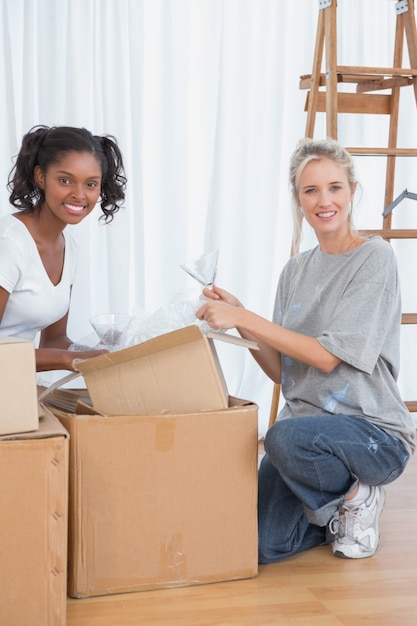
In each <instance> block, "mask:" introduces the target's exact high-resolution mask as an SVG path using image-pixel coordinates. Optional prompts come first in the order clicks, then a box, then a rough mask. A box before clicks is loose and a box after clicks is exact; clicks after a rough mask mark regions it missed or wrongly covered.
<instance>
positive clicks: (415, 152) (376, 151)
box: [346, 147, 417, 156]
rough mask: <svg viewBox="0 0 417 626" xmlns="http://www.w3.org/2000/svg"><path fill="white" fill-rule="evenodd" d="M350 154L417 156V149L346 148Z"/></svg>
mask: <svg viewBox="0 0 417 626" xmlns="http://www.w3.org/2000/svg"><path fill="white" fill-rule="evenodd" d="M346 150H347V151H348V152H350V154H353V155H357V156H359V155H362V156H363V155H364V156H367V155H369V156H372V155H374V156H417V148H357V147H355V148H346Z"/></svg>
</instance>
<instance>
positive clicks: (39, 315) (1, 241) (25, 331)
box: [0, 215, 77, 341]
mask: <svg viewBox="0 0 417 626" xmlns="http://www.w3.org/2000/svg"><path fill="white" fill-rule="evenodd" d="M64 237H65V259H64V268H63V272H62V277H61V280H60V282H59V283H58V284H57V285H53V284H52V282H51V280H50V279H49V276H48V274H47V273H46V270H45V267H44V265H43V263H42V260H41V257H40V255H39V252H38V248H37V246H36V243H35V241H34V239H33V237H32V235H31V234H30V232H29V231H28V229H27V228H26V226H25V224H23V222H21V221H20V220H19V219H17V218H16V217H14V216H13V215H6V216H4V217H2V218H0V286H1V287H3V289H5V290H6V291H8V292H9V293H10V297H9V300H8V302H7V305H6V309H5V311H4V315H3V319H2V321H1V322H0V335H6V336H9V337H21V338H22V339H28V340H32V341H34V340H35V338H36V336H37V334H38V332H39V331H41V330H43V329H44V328H47V327H48V326H50V325H51V324H53V323H54V322H57V321H58V320H59V319H61V318H62V317H63V316H64V315H65V314H66V313H67V311H68V309H69V303H70V292H71V285H72V283H73V281H74V275H75V271H76V261H77V245H76V243H75V241H74V240H73V239H72V237H71V236H70V235H69V234H65V233H64Z"/></svg>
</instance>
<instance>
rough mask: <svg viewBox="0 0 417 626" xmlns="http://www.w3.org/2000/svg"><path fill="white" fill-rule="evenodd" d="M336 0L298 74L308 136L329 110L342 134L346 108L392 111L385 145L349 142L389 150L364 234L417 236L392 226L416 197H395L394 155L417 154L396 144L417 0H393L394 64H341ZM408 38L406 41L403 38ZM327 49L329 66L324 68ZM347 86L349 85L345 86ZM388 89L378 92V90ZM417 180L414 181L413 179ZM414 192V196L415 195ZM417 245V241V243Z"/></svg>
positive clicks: (415, 42)
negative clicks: (308, 67)
mask: <svg viewBox="0 0 417 626" xmlns="http://www.w3.org/2000/svg"><path fill="white" fill-rule="evenodd" d="M336 9H337V0H319V14H318V23H317V34H316V44H315V50H314V56H313V67H312V73H311V74H308V75H304V76H301V77H300V84H299V87H300V89H307V90H308V92H307V98H306V106H305V110H306V112H307V122H306V130H305V136H306V137H311V138H313V137H314V127H315V122H316V114H317V113H325V114H326V135H327V136H328V137H332V138H333V139H338V116H339V115H340V114H344V113H350V114H355V113H356V114H364V115H365V114H367V115H370V114H371V115H387V116H389V128H388V140H387V146H386V147H384V148H369V147H348V146H346V149H347V150H348V151H349V152H350V153H351V154H352V155H355V156H361V155H365V156H373V155H375V156H381V155H382V156H386V177H385V196H384V207H383V209H384V210H383V213H382V215H383V220H382V227H381V228H380V229H375V230H362V231H361V233H362V234H365V235H371V234H379V235H381V236H382V237H383V238H384V239H386V240H387V241H391V239H416V240H417V229H394V228H392V227H391V224H392V211H393V209H394V208H395V206H397V204H399V202H400V201H401V199H402V198H403V197H407V196H410V197H412V198H413V199H417V195H416V194H412V193H411V194H410V193H409V192H408V191H407V190H405V191H404V192H403V194H401V196H399V197H398V198H396V199H395V200H394V178H395V165H396V157H399V156H401V157H404V156H407V157H408V156H414V157H417V148H399V147H398V146H397V137H398V119H399V103H400V91H401V89H402V88H404V87H407V86H409V87H412V88H413V90H414V97H415V101H416V112H417V29H416V19H415V10H414V0H401V1H399V2H396V3H395V14H396V28H395V42H394V58H393V67H390V68H387V67H358V66H348V65H337V28H336V25H337V23H336ZM404 39H405V41H404ZM405 43H406V44H407V48H408V55H409V59H410V65H411V68H403V67H402V62H403V50H404V45H405ZM324 51H325V60H324V61H325V71H324V72H323V71H322V66H323V52H324ZM344 84H345V85H346V84H350V85H352V84H353V85H355V86H356V91H355V92H348V91H343V90H342V89H343V85H344ZM345 89H346V87H345ZM381 91H382V92H384V93H375V92H381ZM413 183H414V181H413ZM416 184H417V183H416ZM415 195H416V197H415V198H414V196H415ZM416 250H417V247H416ZM401 321H402V324H417V313H403V314H402V320H401ZM279 397H280V385H278V384H274V389H273V397H272V403H271V409H270V415H269V426H271V425H272V424H273V423H274V422H275V420H276V417H277V413H278V404H279ZM406 405H407V407H408V409H409V410H410V411H417V400H407V401H406Z"/></svg>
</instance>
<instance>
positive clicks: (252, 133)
mask: <svg viewBox="0 0 417 626" xmlns="http://www.w3.org/2000/svg"><path fill="white" fill-rule="evenodd" d="M317 14H318V2H311V1H310V0H300V2H297V1H295V0H292V1H291V2H282V1H281V0H59V2H57V1H56V0H2V1H1V5H0V29H1V30H0V32H1V39H2V55H1V56H0V78H1V84H2V90H1V93H0V111H1V116H0V129H1V137H2V147H1V150H0V173H1V179H2V181H3V183H2V184H1V187H0V188H1V192H0V193H1V196H0V199H1V204H0V214H6V213H8V212H10V211H11V207H10V206H9V204H8V195H7V190H6V188H5V184H6V180H7V175H8V172H9V170H10V168H11V166H12V157H13V156H14V155H15V154H16V152H17V150H18V147H19V145H20V142H21V138H22V136H23V134H24V133H25V132H26V131H27V130H28V129H29V128H31V127H32V126H33V125H36V124H47V125H60V124H66V125H75V126H85V127H87V128H89V129H90V130H92V131H93V132H95V133H97V134H103V133H109V134H112V135H114V136H115V137H116V138H117V140H118V142H119V145H120V147H121V149H122V152H123V155H124V159H125V164H126V170H127V177H128V192H127V198H126V203H125V208H124V209H123V211H120V212H119V214H117V215H116V218H115V220H114V222H113V223H112V224H111V225H107V226H105V225H104V226H103V225H99V224H98V219H97V218H98V215H99V213H98V211H97V212H96V213H93V214H92V215H91V216H90V217H89V218H87V220H86V221H85V222H83V223H82V224H80V225H79V226H77V227H74V229H73V232H74V235H75V237H76V239H77V240H78V242H79V244H80V267H79V273H78V278H77V282H76V285H75V288H74V295H73V302H72V308H71V314H70V334H71V336H72V338H73V339H74V340H77V339H79V338H82V337H83V336H85V335H87V334H88V333H90V332H91V328H90V325H89V318H90V317H91V316H92V315H94V314H97V313H105V312H128V311H133V310H134V309H135V308H136V307H141V308H143V309H146V310H147V311H149V312H153V311H155V310H156V309H158V308H160V307H162V306H165V305H166V304H168V303H169V302H170V300H171V299H172V298H173V296H174V295H175V294H178V293H182V292H185V291H186V290H187V289H188V288H189V287H190V286H191V285H192V281H191V282H190V280H191V279H189V278H188V277H187V276H186V274H185V273H184V272H183V271H182V270H181V269H180V268H179V264H180V263H181V262H183V261H185V260H186V259H188V258H189V257H192V256H195V255H199V254H201V253H203V252H204V251H208V250H210V249H213V248H218V249H219V267H218V274H217V282H218V284H219V285H220V286H222V287H224V288H225V289H227V290H229V291H231V292H232V293H235V294H236V295H237V296H238V297H239V299H241V300H242V302H244V303H245V305H246V306H247V307H248V308H251V309H253V310H255V311H256V312H258V313H260V314H261V315H264V316H266V317H271V314H272V304H273V299H274V292H275V287H276V282H277V279H278V275H279V272H280V270H281V268H282V266H283V264H284V263H285V261H286V260H287V258H288V256H289V254H290V240H291V231H292V224H291V217H290V203H289V191H288V182H287V172H288V161H289V156H290V153H291V151H292V150H293V149H294V147H295V145H296V143H297V141H298V139H299V138H301V137H302V136H303V135H304V128H305V121H306V120H305V112H304V101H305V92H302V91H300V90H299V88H298V80H299V76H300V75H302V74H308V73H310V72H311V66H312V55H313V50H314V43H315V35H316V21H317ZM394 28H395V13H394V2H392V1H389V0H386V1H385V2H381V0H367V2H362V1H361V0H340V1H339V3H338V37H339V59H338V62H339V64H350V65H354V64H358V65H365V64H366V65H377V66H390V65H392V55H393V46H392V45H391V44H393V41H394ZM387 42H388V43H387ZM405 106H406V109H405V113H404V115H403V116H402V118H401V127H400V134H399V144H401V143H402V145H409V143H410V141H411V142H412V141H414V142H415V136H416V133H415V131H416V122H415V119H414V118H415V116H414V113H415V104H414V101H413V95H412V94H410V95H409V94H407V97H406V103H405ZM358 117H360V116H358ZM323 129H324V127H323V121H320V120H318V122H317V133H316V134H317V135H320V134H321V135H323V133H324V130H323ZM385 136H386V125H385V126H384V122H382V121H380V120H377V121H375V122H374V121H372V122H367V123H366V124H365V123H364V122H363V120H360V121H356V120H347V121H341V122H340V137H339V138H340V140H341V142H342V143H345V144H346V145H361V144H362V145H379V144H381V145H384V143H385ZM414 163H415V162H414ZM383 167H384V166H381V161H380V162H379V163H377V164H375V165H373V164H371V163H369V162H365V161H363V160H362V161H360V162H358V174H359V179H360V180H361V181H362V183H363V189H364V191H363V196H362V199H361V202H360V205H359V207H358V208H357V220H356V221H357V225H358V226H359V227H361V226H363V227H375V228H378V227H379V226H380V224H381V212H382V209H381V210H380V208H379V207H381V206H382V201H383V189H382V184H381V181H382V180H383V178H384V176H385V174H384V169H383ZM381 168H382V169H381ZM414 172H415V165H411V164H409V163H406V164H401V165H400V166H399V168H398V174H397V175H398V191H397V193H400V192H401V191H402V190H403V189H404V188H405V187H408V188H409V189H410V190H412V191H415V192H416V191H417V187H416V188H413V183H414V180H415V176H414ZM415 209H416V207H411V208H409V207H407V208H406V209H404V211H403V212H402V213H401V216H400V218H401V221H402V220H404V221H406V222H407V223H409V224H410V227H411V223H412V221H413V220H414V224H415V214H416V210H415ZM404 221H402V225H405V226H406V225H407V224H404ZM414 227H415V226H414ZM309 243H310V240H309V235H308V233H307V234H306V237H305V245H307V244H309ZM415 245H416V244H415V243H414V246H415ZM412 254H414V259H415V250H414V251H413V250H411V249H409V250H408V252H406V253H404V252H403V251H402V250H398V256H399V263H400V265H401V267H404V268H405V271H404V273H405V274H406V273H407V272H406V268H407V266H409V265H407V264H409V263H410V259H412ZM405 292H406V294H407V295H406V299H407V305H409V306H408V308H409V309H410V310H417V303H416V301H415V300H416V298H414V302H412V301H410V302H409V299H410V300H411V298H412V296H411V295H409V294H411V293H412V292H413V289H412V288H410V286H406V287H405ZM410 341H411V342H413V341H414V345H416V344H415V337H414V336H413V337H412V338H411V339H410V336H408V337H407V339H406V341H405V342H404V352H405V355H406V365H405V366H403V368H404V374H402V381H401V384H402V385H403V388H404V394H405V395H406V394H407V395H409V396H411V395H412V394H413V390H412V388H413V386H415V385H414V382H413V381H414V380H415V357H414V355H413V354H407V350H409V351H410V352H411V349H410V347H409V346H410ZM219 353H220V358H221V361H222V364H223V369H224V370H225V375H226V379H227V383H228V386H229V391H230V393H231V394H233V395H237V396H240V397H244V398H248V399H251V400H254V401H256V402H257V403H258V404H259V406H260V432H261V434H262V433H263V432H264V431H265V428H266V425H267V422H268V414H269V404H270V400H271V395H272V383H271V382H270V381H268V380H267V379H266V377H265V376H264V375H263V373H262V372H261V371H260V370H259V368H258V367H257V365H256V364H255V363H254V361H253V360H252V358H251V356H250V355H249V353H246V352H244V351H242V350H241V349H239V348H236V347H235V346H220V347H219Z"/></svg>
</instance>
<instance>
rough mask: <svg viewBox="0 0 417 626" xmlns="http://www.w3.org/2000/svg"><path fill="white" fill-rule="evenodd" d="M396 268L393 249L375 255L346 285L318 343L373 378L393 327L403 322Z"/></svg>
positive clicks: (380, 250)
mask: <svg viewBox="0 0 417 626" xmlns="http://www.w3.org/2000/svg"><path fill="white" fill-rule="evenodd" d="M400 315H401V302H400V291H399V283H398V274H397V267H396V263H395V258H394V253H393V251H392V249H391V246H383V247H382V246H381V247H379V248H377V249H375V250H374V251H373V253H372V254H371V255H369V257H368V258H367V261H366V263H364V264H363V265H361V266H360V267H358V270H357V272H356V273H355V275H354V277H353V278H352V280H351V281H350V282H349V284H347V286H346V288H345V290H344V292H343V294H342V297H341V298H340V301H339V302H338V304H337V307H336V309H335V311H334V315H333V317H332V320H331V321H330V323H329V324H328V325H327V326H326V329H325V330H324V332H323V334H322V335H321V336H320V337H317V340H318V341H319V343H320V344H321V345H322V346H323V347H324V348H326V349H327V350H329V352H331V353H332V354H334V355H335V356H337V357H338V358H340V359H342V360H343V361H345V362H346V363H348V364H350V365H352V366H353V367H356V368H357V369H360V370H362V371H364V372H366V373H368V374H371V373H372V371H373V369H374V367H375V364H376V362H377V359H378V357H379V356H380V355H381V351H382V349H383V345H384V342H385V339H386V335H387V333H388V332H392V328H393V323H395V320H396V319H398V323H399V322H400Z"/></svg>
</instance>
